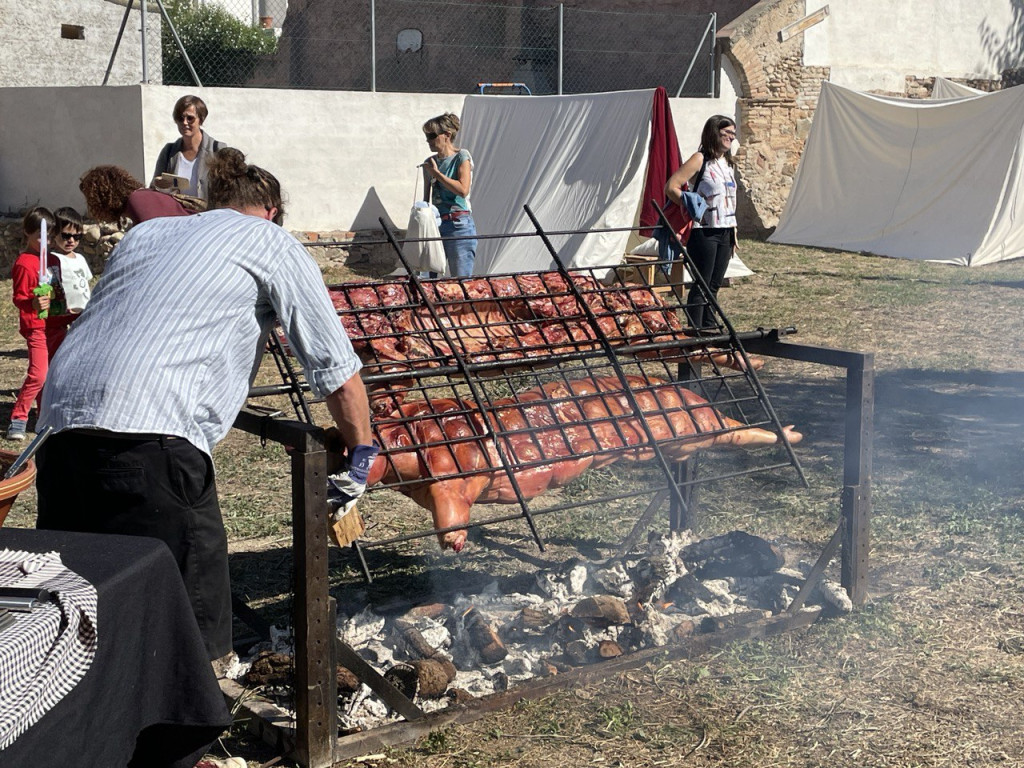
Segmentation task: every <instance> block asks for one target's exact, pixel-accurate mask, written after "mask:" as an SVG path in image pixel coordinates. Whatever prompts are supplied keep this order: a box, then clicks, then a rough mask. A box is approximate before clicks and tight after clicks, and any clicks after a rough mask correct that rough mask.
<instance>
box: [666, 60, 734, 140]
mask: <svg viewBox="0 0 1024 768" xmlns="http://www.w3.org/2000/svg"><path fill="white" fill-rule="evenodd" d="M737 82H738V79H737V77H736V68H735V67H733V65H732V62H731V61H729V60H728V59H727V58H725V57H724V56H723V57H722V82H721V83H720V84H719V93H720V94H721V95H720V96H719V97H718V98H717V99H669V100H668V101H669V105H670V106H671V107H672V123H673V124H674V125H675V127H676V136H678V137H679V149H680V151H681V152H682V154H683V159H684V160H685V159H686V158H687V157H689V156H690V155H692V154H693V153H694V152H696V151H697V147H698V146H699V145H700V132H701V130H703V128H704V123H705V122H706V121H707V119H708V118H709V117H711V116H712V115H725V116H727V117H731V118H732V119H733V120H735V119H736V117H737V115H736V112H737V108H736V83H737ZM737 140H738V141H741V142H742V141H743V137H742V136H737Z"/></svg>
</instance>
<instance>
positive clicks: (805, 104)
mask: <svg viewBox="0 0 1024 768" xmlns="http://www.w3.org/2000/svg"><path fill="white" fill-rule="evenodd" d="M804 8H805V4H804V2H803V0H770V1H767V2H761V3H759V4H758V5H757V6H755V7H754V8H752V9H750V10H749V11H748V12H747V13H744V14H743V15H741V16H740V17H739V18H738V19H736V20H735V21H733V22H732V23H731V24H729V25H727V26H725V27H723V28H722V30H721V31H720V32H719V34H718V40H719V45H720V48H721V51H722V55H723V56H726V57H728V58H729V59H730V60H731V61H732V62H733V64H734V66H735V67H736V71H737V73H738V75H739V79H740V85H741V90H742V93H741V94H740V96H739V98H738V99H737V104H738V109H737V112H738V114H737V119H738V133H739V139H740V146H739V150H738V151H737V153H736V164H737V173H736V176H737V182H738V184H739V188H740V189H739V192H740V194H739V211H738V214H737V217H738V219H739V225H740V229H741V231H742V232H744V233H745V234H749V235H754V236H759V237H760V236H764V235H765V234H767V232H768V231H769V230H770V229H771V228H772V227H774V226H775V225H776V224H778V221H779V215H780V214H781V213H782V209H783V207H784V206H785V204H786V198H787V197H788V196H789V190H790V188H791V187H792V185H793V177H794V176H795V175H796V169H797V166H798V165H799V163H800V155H801V153H802V152H803V148H804V144H805V142H806V141H807V134H808V132H809V131H810V126H811V118H812V117H813V115H814V110H815V108H816V107H817V104H818V96H819V94H820V92H821V81H822V80H827V79H828V76H829V69H828V67H805V66H804V65H803V46H802V40H803V36H802V35H796V36H794V37H792V38H790V39H789V40H787V41H786V42H784V43H780V42H779V38H778V33H779V30H780V29H782V28H783V27H785V26H786V25H787V24H791V23H793V22H794V21H798V20H799V19H800V18H802V17H803V14H804Z"/></svg>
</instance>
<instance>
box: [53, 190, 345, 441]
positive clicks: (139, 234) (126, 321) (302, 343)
mask: <svg viewBox="0 0 1024 768" xmlns="http://www.w3.org/2000/svg"><path fill="white" fill-rule="evenodd" d="M275 316H276V317H277V318H279V319H280V321H281V325H282V327H283V328H284V332H285V335H286V336H287V337H288V341H289V344H290V345H291V348H292V350H293V351H294V353H295V355H296V356H297V357H298V359H299V362H300V363H301V365H302V366H303V368H304V370H305V373H306V378H307V380H308V381H309V384H310V387H311V388H312V390H313V392H314V394H316V395H318V396H321V397H323V396H326V395H328V394H330V393H331V392H333V391H335V390H336V389H338V387H340V386H341V385H342V384H344V383H345V382H346V381H348V379H349V378H350V377H351V376H352V375H353V374H355V373H357V372H358V371H359V369H360V367H361V363H360V361H359V358H358V357H357V356H356V355H355V353H354V352H353V350H352V344H351V342H349V339H348V337H347V336H346V335H345V331H344V329H343V328H342V325H341V322H340V321H339V320H338V317H337V314H336V313H335V311H334V308H333V306H332V304H331V300H330V298H329V297H328V295H327V290H326V288H325V287H324V283H323V279H322V277H321V275H320V270H319V269H318V268H317V266H316V263H315V262H314V261H313V259H312V258H311V257H310V256H309V254H308V253H306V250H305V249H304V248H303V247H302V245H301V244H300V243H299V242H298V241H297V240H296V239H295V238H294V237H292V236H291V235H290V234H288V232H286V231H285V230H283V229H282V228H281V227H279V226H277V225H276V224H273V223H271V222H269V221H264V220H263V219H259V218H256V217H254V216H246V215H244V214H241V213H238V212H237V211H233V210H216V211H208V212H206V213H200V214H196V215H194V216H182V217H174V218H162V219H153V220H151V221H148V222H145V223H143V224H140V225H138V226H136V227H133V228H132V229H131V230H129V232H128V233H127V234H126V235H125V237H124V239H123V240H122V241H121V243H120V244H118V246H117V248H116V249H115V250H114V252H113V254H112V255H111V258H110V260H109V261H108V262H107V265H106V269H105V270H104V274H103V277H102V278H101V279H100V281H99V283H98V284H97V286H96V290H95V291H94V293H93V297H92V300H91V301H90V302H89V305H88V306H87V307H86V309H85V311H84V312H83V313H82V316H81V317H80V318H79V319H78V320H77V321H75V323H74V325H72V327H71V330H70V332H69V333H68V336H67V339H66V340H65V341H64V343H63V344H62V345H61V347H60V349H58V350H57V354H56V355H55V356H54V358H53V361H52V363H51V365H50V370H49V373H48V375H47V379H46V387H45V390H44V395H43V404H42V413H41V416H40V419H39V424H40V426H41V427H42V426H47V425H49V426H52V427H53V428H54V431H60V430H64V429H74V428H98V429H107V430H112V431H115V432H127V433H158V434H166V435H177V436H178V437H183V438H185V439H187V440H188V441H189V442H191V443H192V444H193V445H195V446H196V447H198V448H199V449H201V450H203V451H205V452H206V453H208V454H209V453H212V451H213V446H214V445H215V444H216V443H217V442H218V441H220V440H221V439H223V437H224V436H225V435H226V434H227V432H228V430H229V429H230V428H231V425H232V423H233V422H234V420H235V417H236V416H237V415H238V411H239V410H240V409H241V407H242V405H243V404H244V403H245V398H246V395H247V393H248V389H249V385H250V383H251V381H252V377H253V375H254V374H255V371H256V369H257V368H258V366H259V360H260V357H261V354H262V345H263V341H264V340H265V338H266V333H267V332H269V330H270V329H271V327H272V326H273V321H274V318H275Z"/></svg>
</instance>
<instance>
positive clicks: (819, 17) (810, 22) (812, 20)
mask: <svg viewBox="0 0 1024 768" xmlns="http://www.w3.org/2000/svg"><path fill="white" fill-rule="evenodd" d="M828 15H829V9H828V6H827V5H824V6H822V7H821V8H819V9H818V10H816V11H815V12H814V13H809V14H807V15H806V16H804V17H803V18H802V19H800V20H799V21H794V22H793V23H792V24H787V25H786V26H785V27H783V28H782V29H780V30H779V42H780V43H784V42H786V41H787V40H789V38H791V37H793V36H794V35H799V34H800V33H801V32H803V31H805V30H807V29H810V28H811V27H813V26H814V25H815V24H820V23H821V22H823V21H824V20H825V19H826V18H828Z"/></svg>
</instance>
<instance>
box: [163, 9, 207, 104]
mask: <svg viewBox="0 0 1024 768" xmlns="http://www.w3.org/2000/svg"><path fill="white" fill-rule="evenodd" d="M156 4H157V6H158V7H159V8H160V14H161V15H162V16H163V17H164V21H165V22H166V23H167V28H168V29H169V30H171V36H172V37H173V38H174V44H175V45H177V46H178V51H180V52H181V58H183V59H184V60H185V66H186V67H188V73H189V74H190V75H192V80H194V81H195V84H196V85H198V86H199V87H200V88H202V87H203V84H202V83H201V82H199V75H197V74H196V70H195V68H194V67H193V66H192V59H190V58H189V57H188V53H187V52H186V51H185V46H184V45H182V44H181V38H180V37H178V30H176V29H175V28H174V22H173V21H171V17H170V16H169V15H168V13H167V9H166V8H164V0H156Z"/></svg>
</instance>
